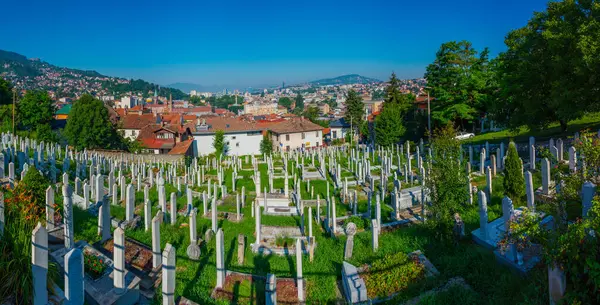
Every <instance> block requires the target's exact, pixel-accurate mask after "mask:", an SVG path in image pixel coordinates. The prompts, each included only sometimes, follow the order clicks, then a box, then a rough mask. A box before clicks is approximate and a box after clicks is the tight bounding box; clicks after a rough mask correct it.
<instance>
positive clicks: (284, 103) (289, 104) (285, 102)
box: [277, 96, 292, 110]
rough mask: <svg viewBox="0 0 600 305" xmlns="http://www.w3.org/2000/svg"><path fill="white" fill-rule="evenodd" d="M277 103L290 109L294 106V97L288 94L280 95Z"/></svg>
mask: <svg viewBox="0 0 600 305" xmlns="http://www.w3.org/2000/svg"><path fill="white" fill-rule="evenodd" d="M277 104H278V105H280V106H283V107H285V108H287V109H288V110H289V109H291V108H292V99H290V98H289V97H287V96H284V97H280V98H279V100H278V101H277Z"/></svg>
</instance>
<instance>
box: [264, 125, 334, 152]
mask: <svg viewBox="0 0 600 305" xmlns="http://www.w3.org/2000/svg"><path fill="white" fill-rule="evenodd" d="M323 129H324V128H323V127H322V126H320V125H317V124H315V123H313V122H311V121H309V120H308V119H305V118H303V117H300V118H292V119H289V120H286V121H283V122H280V123H277V124H274V125H272V126H271V127H270V128H269V130H270V131H271V140H272V141H273V149H274V150H276V151H290V150H296V149H308V148H313V147H319V146H322V145H323Z"/></svg>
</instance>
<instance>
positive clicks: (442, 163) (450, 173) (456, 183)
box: [425, 124, 469, 240]
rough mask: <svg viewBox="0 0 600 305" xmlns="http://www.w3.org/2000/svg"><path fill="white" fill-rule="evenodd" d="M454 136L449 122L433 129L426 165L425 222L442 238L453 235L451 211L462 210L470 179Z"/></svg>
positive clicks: (452, 212)
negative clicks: (428, 201) (427, 204)
mask: <svg viewBox="0 0 600 305" xmlns="http://www.w3.org/2000/svg"><path fill="white" fill-rule="evenodd" d="M454 136H455V130H454V128H452V125H450V124H448V125H446V126H445V127H442V128H440V129H437V130H436V132H435V134H434V136H433V139H432V145H433V146H434V147H435V149H434V150H432V157H433V160H434V162H431V163H430V164H429V166H431V173H430V174H429V175H428V176H427V178H426V181H425V183H426V185H427V189H428V190H430V195H429V196H430V198H431V206H430V207H429V208H428V211H429V213H431V217H430V218H429V221H428V222H427V223H428V225H429V226H430V227H431V228H432V231H433V232H435V234H436V236H437V237H438V238H440V239H442V240H447V239H448V238H449V237H451V236H452V228H453V226H454V213H462V212H463V211H464V208H465V204H466V198H467V196H468V193H467V187H466V186H467V183H469V181H468V179H467V177H466V176H465V175H464V171H463V169H462V167H461V165H460V154H461V148H460V141H458V140H457V139H455V138H454Z"/></svg>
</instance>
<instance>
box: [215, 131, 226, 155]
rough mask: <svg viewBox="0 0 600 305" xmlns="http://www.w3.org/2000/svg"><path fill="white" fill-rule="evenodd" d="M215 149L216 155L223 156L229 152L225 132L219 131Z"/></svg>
mask: <svg viewBox="0 0 600 305" xmlns="http://www.w3.org/2000/svg"><path fill="white" fill-rule="evenodd" d="M213 147H214V148H215V155H217V156H223V155H224V154H225V153H226V152H227V147H226V144H225V132H224V131H223V130H217V131H216V132H215V137H214V139H213Z"/></svg>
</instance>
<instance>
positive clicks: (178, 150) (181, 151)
mask: <svg viewBox="0 0 600 305" xmlns="http://www.w3.org/2000/svg"><path fill="white" fill-rule="evenodd" d="M192 143H194V140H193V139H189V140H187V141H183V142H179V143H177V144H175V147H173V149H171V151H169V155H185V154H187V152H188V150H189V149H190V146H192Z"/></svg>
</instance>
